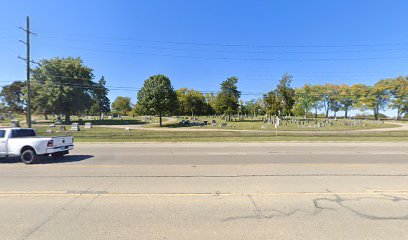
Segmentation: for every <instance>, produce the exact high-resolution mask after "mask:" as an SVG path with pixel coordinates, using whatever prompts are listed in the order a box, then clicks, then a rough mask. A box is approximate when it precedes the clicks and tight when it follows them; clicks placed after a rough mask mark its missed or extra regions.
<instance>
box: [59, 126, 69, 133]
mask: <svg viewBox="0 0 408 240" xmlns="http://www.w3.org/2000/svg"><path fill="white" fill-rule="evenodd" d="M65 131H67V129H66V128H65V127H64V126H60V127H59V129H58V131H57V132H65Z"/></svg>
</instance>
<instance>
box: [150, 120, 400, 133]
mask: <svg viewBox="0 0 408 240" xmlns="http://www.w3.org/2000/svg"><path fill="white" fill-rule="evenodd" d="M179 120H180V121H181V120H182V119H181V118H180V119H179ZM212 120H216V121H217V126H212V125H211V124H210V125H204V126H184V125H180V124H166V123H165V124H164V127H167V128H192V129H194V128H201V129H229V130H273V131H274V129H275V125H274V124H268V123H264V122H261V121H259V120H255V119H244V120H240V121H236V122H226V121H224V120H222V119H220V118H206V117H200V118H199V121H193V120H190V122H203V121H208V123H211V121H212ZM180 121H179V122H180ZM332 122H333V126H329V125H328V124H326V126H325V127H321V128H317V127H314V123H311V127H309V125H307V126H306V127H298V124H296V123H288V125H286V124H285V123H282V125H280V126H279V130H282V131H342V130H361V129H375V128H393V127H397V125H395V124H386V123H380V124H378V121H369V120H368V121H363V122H362V125H353V126H350V125H345V124H346V123H347V124H350V123H351V120H344V119H339V120H337V121H335V120H333V121H332ZM222 123H227V127H223V128H221V127H220V126H221V124H222ZM151 127H157V126H151Z"/></svg>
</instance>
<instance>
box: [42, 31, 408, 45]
mask: <svg viewBox="0 0 408 240" xmlns="http://www.w3.org/2000/svg"><path fill="white" fill-rule="evenodd" d="M48 33H51V34H58V35H59V36H60V35H63V34H65V35H71V36H79V37H84V38H96V39H111V40H119V41H135V42H149V43H161V44H175V45H192V46H219V47H254V48H344V47H376V46H377V47H378V46H381V47H382V46H401V45H408V43H407V42H403V43H357V44H338V45H335V44H316V45H253V44H224V43H208V42H207V43H204V42H183V41H167V40H146V39H135V38H113V37H106V36H95V35H86V34H76V33H60V32H59V33H58V32H48Z"/></svg>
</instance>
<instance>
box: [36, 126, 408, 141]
mask: <svg viewBox="0 0 408 240" xmlns="http://www.w3.org/2000/svg"><path fill="white" fill-rule="evenodd" d="M46 129H48V128H47V127H38V128H37V132H38V134H39V135H45V136H47V135H53V136H54V135H65V133H52V134H47V133H46ZM67 129H69V128H67ZM69 134H70V135H73V136H74V137H75V141H76V142H259V141H276V137H275V131H271V132H240V131H216V132H214V131H149V130H131V131H125V130H124V129H113V128H103V127H95V128H92V129H83V128H82V129H81V131H80V132H72V133H69ZM278 141H347V142H349V141H408V131H401V132H398V131H396V132H364V133H361V132H352V133H350V132H331V133H324V132H304V133H298V132H290V131H286V132H278Z"/></svg>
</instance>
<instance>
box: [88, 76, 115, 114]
mask: <svg viewBox="0 0 408 240" xmlns="http://www.w3.org/2000/svg"><path fill="white" fill-rule="evenodd" d="M108 94H109V89H108V88H107V87H106V80H105V77H103V76H102V78H101V79H100V80H99V81H98V82H97V83H96V84H95V86H94V87H93V91H92V107H91V113H92V114H98V116H99V118H100V119H101V118H102V114H106V113H108V112H110V111H111V109H110V105H111V103H110V100H109V98H108Z"/></svg>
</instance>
